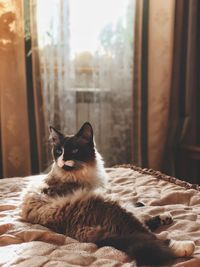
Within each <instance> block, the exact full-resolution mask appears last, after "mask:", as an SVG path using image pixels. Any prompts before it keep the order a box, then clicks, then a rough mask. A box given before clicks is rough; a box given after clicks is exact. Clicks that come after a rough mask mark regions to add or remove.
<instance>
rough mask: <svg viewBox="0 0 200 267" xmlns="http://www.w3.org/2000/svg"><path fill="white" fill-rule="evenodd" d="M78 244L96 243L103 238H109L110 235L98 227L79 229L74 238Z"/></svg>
mask: <svg viewBox="0 0 200 267" xmlns="http://www.w3.org/2000/svg"><path fill="white" fill-rule="evenodd" d="M74 237H75V238H76V239H77V240H79V241H80V242H91V243H96V242H97V241H98V240H101V239H103V238H108V237H111V233H110V232H108V231H106V230H105V229H104V228H102V227H101V226H100V225H97V226H85V227H80V228H78V230H77V231H76V233H75V236H74Z"/></svg>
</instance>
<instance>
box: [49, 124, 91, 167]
mask: <svg viewBox="0 0 200 267" xmlns="http://www.w3.org/2000/svg"><path fill="white" fill-rule="evenodd" d="M49 130H50V141H51V143H52V145H53V147H52V154H53V158H54V161H55V163H56V164H57V165H58V167H60V168H62V169H64V170H65V171H72V170H78V169H80V168H82V167H84V166H85V164H93V163H94V162H95V147H94V140H93V129H92V126H91V124H90V123H89V122H85V123H84V124H83V126H82V127H81V128H80V130H79V131H78V132H77V133H76V134H75V135H73V136H65V135H64V134H62V133H61V132H59V131H58V130H56V129H55V128H53V127H52V126H50V127H49Z"/></svg>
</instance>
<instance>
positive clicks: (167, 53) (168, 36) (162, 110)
mask: <svg viewBox="0 0 200 267" xmlns="http://www.w3.org/2000/svg"><path fill="white" fill-rule="evenodd" d="M175 2H176V1H174V0H165V1H160V0H150V1H149V19H148V36H149V38H148V51H147V53H148V77H147V78H148V135H147V138H148V147H147V150H148V166H149V167H151V168H153V169H158V170H161V169H162V167H163V160H164V158H163V157H164V150H165V144H166V140H167V135H168V117H169V110H170V96H171V80H172V68H173V46H174V20H175Z"/></svg>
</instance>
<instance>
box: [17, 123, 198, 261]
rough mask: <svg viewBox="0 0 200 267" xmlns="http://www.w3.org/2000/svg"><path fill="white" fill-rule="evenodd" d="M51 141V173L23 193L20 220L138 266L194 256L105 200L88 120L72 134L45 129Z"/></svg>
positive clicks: (184, 244) (185, 244) (189, 246)
mask: <svg viewBox="0 0 200 267" xmlns="http://www.w3.org/2000/svg"><path fill="white" fill-rule="evenodd" d="M50 141H51V142H52V155H53V158H54V163H53V165H52V169H51V171H50V172H49V174H47V176H46V177H44V179H43V180H42V181H41V182H39V184H36V185H34V186H33V185H31V186H30V187H29V188H28V189H27V190H26V192H25V193H24V196H23V200H22V204H21V217H22V219H23V220H25V221H28V222H30V223H37V224H41V225H44V226H46V227H49V228H50V229H52V230H54V231H56V232H58V233H61V234H65V235H67V236H70V237H72V238H75V239H77V240H79V241H81V242H93V243H95V244H96V245H97V246H98V247H102V246H113V247H115V248H116V249H119V250H121V251H123V252H125V253H126V254H127V255H128V256H129V257H130V258H131V259H134V260H135V261H136V263H137V265H138V266H141V265H157V266H161V265H163V264H166V263H168V262H170V261H172V260H173V259H175V258H176V257H182V256H190V255H191V254H192V253H193V251H194V243H193V242H191V241H174V240H159V239H158V238H157V237H156V236H155V235H154V234H153V233H152V232H151V231H150V230H149V229H148V228H147V226H148V221H147V222H146V225H147V226H145V225H143V223H141V222H140V221H139V220H138V219H137V218H136V217H135V216H134V215H133V214H132V213H130V212H128V211H126V210H125V209H124V208H122V207H121V206H120V205H119V204H118V203H117V202H116V201H112V200H110V199H109V198H108V197H105V194H104V193H105V192H104V191H105V189H106V180H107V179H106V177H107V174H106V171H105V169H104V162H103V160H102V158H101V155H100V154H99V153H98V151H97V149H96V146H95V143H94V138H93V129H92V126H91V124H90V123H89V122H86V123H84V124H83V126H82V127H81V128H80V130H79V131H78V133H76V134H75V135H73V136H65V135H63V134H62V133H61V132H59V131H58V130H56V129H55V128H53V127H50ZM157 217H159V218H157V219H156V217H154V218H151V219H150V221H149V222H151V220H153V221H154V220H157V226H158V225H159V224H160V223H158V221H159V220H160V221H161V217H160V216H157ZM149 225H151V223H149ZM150 228H151V226H150ZM154 229H155V227H152V230H154Z"/></svg>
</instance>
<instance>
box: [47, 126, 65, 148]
mask: <svg viewBox="0 0 200 267" xmlns="http://www.w3.org/2000/svg"><path fill="white" fill-rule="evenodd" d="M49 133H50V135H49V140H50V141H51V142H52V144H53V145H59V144H60V143H61V141H62V139H63V138H64V135H63V134H62V133H60V132H59V131H58V130H56V129H55V128H54V127H52V126H49Z"/></svg>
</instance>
